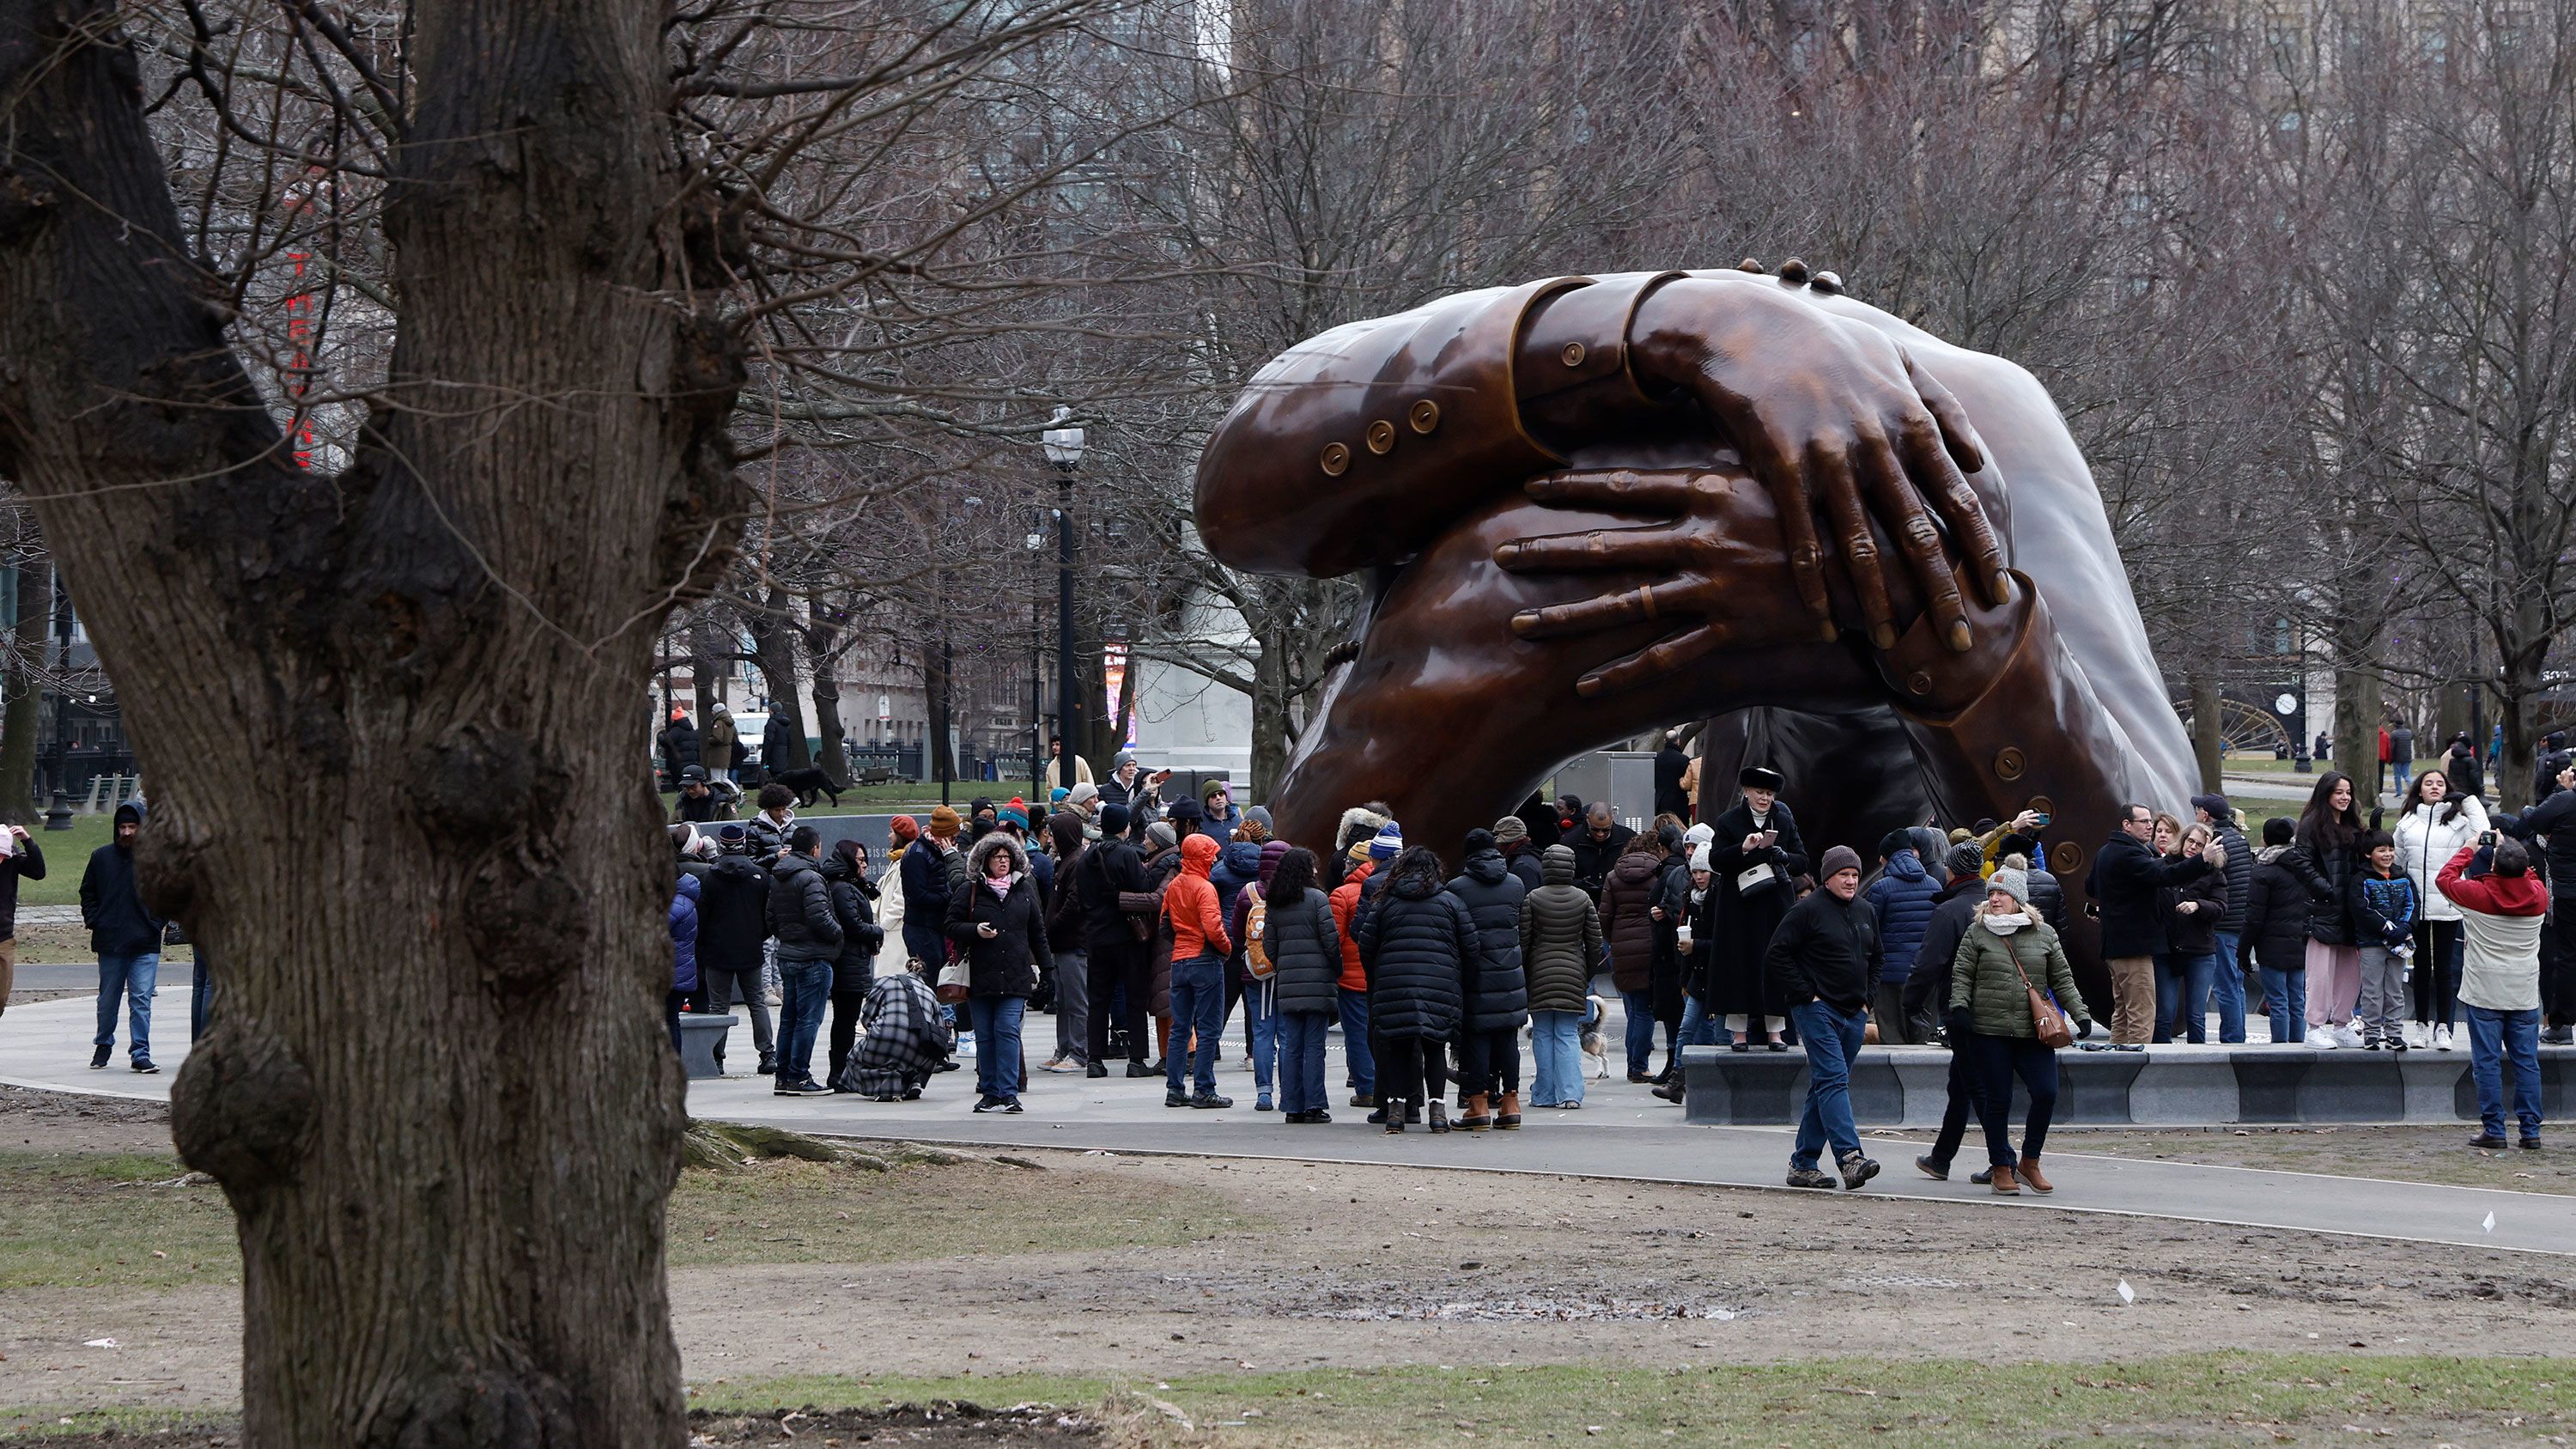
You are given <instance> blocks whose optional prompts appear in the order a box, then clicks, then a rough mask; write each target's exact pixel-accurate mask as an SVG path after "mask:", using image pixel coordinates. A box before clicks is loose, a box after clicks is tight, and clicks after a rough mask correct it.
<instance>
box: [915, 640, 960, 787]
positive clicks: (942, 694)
mask: <svg viewBox="0 0 2576 1449" xmlns="http://www.w3.org/2000/svg"><path fill="white" fill-rule="evenodd" d="M948 662H949V661H948V650H947V648H946V647H945V646H943V645H938V644H933V645H931V646H930V647H929V648H927V649H924V650H922V651H921V692H922V694H923V695H924V696H926V697H927V698H928V699H929V701H930V754H929V757H928V758H927V759H925V760H924V761H923V762H922V763H923V764H924V765H925V766H927V767H928V768H929V770H930V778H932V779H934V780H954V779H956V778H957V759H956V754H955V752H954V751H953V750H952V749H951V748H950V743H951V741H952V740H953V738H954V731H953V730H952V728H951V726H952V725H954V724H955V723H956V720H955V714H954V710H955V707H956V701H954V700H952V699H950V698H949V697H948V688H949V684H950V683H951V681H950V679H949V677H948Z"/></svg>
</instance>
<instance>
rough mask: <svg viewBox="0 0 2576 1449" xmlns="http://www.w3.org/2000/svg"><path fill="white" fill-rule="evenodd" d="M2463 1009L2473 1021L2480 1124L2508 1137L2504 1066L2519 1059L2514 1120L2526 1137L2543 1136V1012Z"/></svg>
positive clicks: (2471, 1069)
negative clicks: (2508, 1058) (2541, 1061)
mask: <svg viewBox="0 0 2576 1449" xmlns="http://www.w3.org/2000/svg"><path fill="white" fill-rule="evenodd" d="M2461 1006H2462V1008H2463V1009H2464V1010H2466V1011H2467V1013H2468V1017H2469V1075H2470V1076H2471V1077H2474V1078H2475V1079H2476V1080H2477V1084H2478V1123H2479V1126H2480V1127H2481V1128H2482V1129H2483V1130H2484V1131H2485V1133H2486V1135H2487V1136H2489V1137H2502V1136H2503V1135H2504V1061H2505V1058H2506V1057H2507V1056H2511V1057H2512V1058H2513V1115H2514V1118H2515V1120H2516V1122H2517V1124H2518V1125H2519V1126H2520V1127H2521V1128H2522V1135H2523V1136H2525V1137H2529V1138H2535V1139H2536V1138H2538V1137H2539V1136H2540V1013H2539V1012H2537V1011H2489V1010H2487V1009H2486V1008H2485V1007H2483V1006H2470V1005H2469V1004H2468V1003H2466V1002H2462V1003H2461Z"/></svg>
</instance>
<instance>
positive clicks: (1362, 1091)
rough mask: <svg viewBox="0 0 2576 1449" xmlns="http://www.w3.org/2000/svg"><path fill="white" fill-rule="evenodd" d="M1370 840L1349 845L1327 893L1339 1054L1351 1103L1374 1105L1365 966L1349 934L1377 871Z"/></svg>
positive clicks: (1374, 1061)
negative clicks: (1337, 948)
mask: <svg viewBox="0 0 2576 1449" xmlns="http://www.w3.org/2000/svg"><path fill="white" fill-rule="evenodd" d="M1369 844H1370V842H1368V841H1366V840H1362V841H1359V842H1358V843H1356V844H1354V845H1352V846H1351V848H1350V853H1349V854H1350V865H1349V868H1348V869H1347V870H1345V871H1344V872H1343V875H1342V883H1341V884H1340V885H1337V886H1335V887H1333V892H1332V894H1331V895H1330V896H1328V897H1326V899H1327V900H1328V901H1330V902H1331V904H1332V907H1333V926H1334V928H1335V929H1337V930H1338V931H1340V932H1341V936H1342V979H1341V984H1340V988H1339V990H1338V992H1337V995H1338V996H1339V997H1340V1000H1341V1014H1342V1058H1343V1062H1344V1064H1345V1066H1347V1067H1348V1069H1349V1071H1350V1076H1351V1105H1352V1106H1354V1107H1374V1106H1376V1105H1377V1052H1376V1051H1375V1049H1374V1048H1372V1047H1371V1046H1370V1044H1369V998H1368V969H1367V968H1366V967H1364V966H1362V965H1361V964H1360V947H1359V942H1358V941H1357V940H1356V939H1354V938H1353V937H1352V935H1351V922H1352V921H1353V920H1355V919H1356V918H1357V917H1358V915H1359V909H1360V892H1361V891H1362V890H1364V889H1366V888H1367V886H1368V879H1369V877H1370V876H1372V875H1374V874H1376V873H1377V868H1378V862H1377V861H1376V860H1375V859H1373V858H1372V857H1371V856H1370V855H1369Z"/></svg>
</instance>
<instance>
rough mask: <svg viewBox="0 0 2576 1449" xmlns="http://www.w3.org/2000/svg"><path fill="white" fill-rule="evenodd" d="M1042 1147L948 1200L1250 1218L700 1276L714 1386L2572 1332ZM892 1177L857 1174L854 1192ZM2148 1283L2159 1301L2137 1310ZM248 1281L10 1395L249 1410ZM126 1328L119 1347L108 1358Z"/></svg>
mask: <svg viewBox="0 0 2576 1449" xmlns="http://www.w3.org/2000/svg"><path fill="white" fill-rule="evenodd" d="M41 1120H42V1119H37V1121H41ZM0 1123H5V1124H6V1127H7V1133H8V1135H10V1136H21V1135H26V1134H28V1133H29V1132H30V1131H31V1130H33V1128H34V1127H35V1125H36V1123H35V1122H31V1121H29V1120H28V1119H27V1118H26V1116H25V1114H24V1113H23V1112H17V1111H11V1112H8V1113H6V1114H5V1115H0ZM110 1125H111V1126H114V1127H116V1128H117V1130H126V1129H127V1128H129V1127H130V1128H133V1129H140V1127H141V1126H142V1124H140V1123H134V1124H110ZM0 1140H6V1139H5V1137H0ZM1031 1156H1032V1157H1033V1158H1035V1159H1037V1160H1039V1161H1042V1162H1043V1163H1044V1164H1045V1165H1046V1168H1047V1169H1048V1170H1046V1171H1043V1172H1028V1171H1019V1170H1013V1169H1005V1168H947V1169H937V1170H938V1171H942V1172H946V1173H952V1174H966V1175H964V1176H958V1177H954V1178H952V1179H946V1180H947V1181H951V1182H953V1183H954V1186H955V1193H956V1205H955V1207H954V1208H953V1211H955V1212H958V1213H960V1214H965V1213H969V1212H978V1211H980V1212H991V1213H994V1214H996V1220H997V1221H998V1220H999V1219H1000V1217H1001V1216H1002V1215H1004V1214H1006V1213H1014V1212H1015V1213H1019V1214H1023V1215H1025V1214H1027V1213H1031V1212H1034V1213H1036V1214H1038V1215H1040V1216H1041V1217H1042V1216H1043V1215H1044V1213H1045V1212H1046V1211H1048V1210H1049V1208H1050V1206H1051V1205H1059V1204H1068V1203H1071V1202H1073V1201H1074V1200H1075V1199H1077V1198H1082V1199H1087V1200H1096V1199H1097V1198H1098V1197H1099V1196H1100V1195H1107V1196H1109V1197H1111V1198H1113V1199H1115V1200H1118V1201H1121V1202H1125V1203H1130V1204H1134V1205H1135V1206H1136V1209H1137V1211H1138V1213H1139V1214H1140V1215H1141V1216H1140V1221H1142V1220H1146V1219H1150V1218H1151V1215H1152V1214H1153V1213H1154V1212H1155V1211H1157V1207H1156V1205H1157V1204H1158V1203H1160V1202H1165V1201H1175V1200H1179V1201H1196V1202H1200V1203H1205V1202H1208V1201H1211V1200H1215V1201H1222V1202H1224V1203H1226V1204H1228V1205H1229V1206H1230V1207H1231V1208H1233V1209H1235V1210H1236V1211H1237V1212H1238V1213H1240V1214H1243V1215H1246V1216H1248V1218H1249V1219H1250V1220H1251V1226H1250V1227H1248V1228H1238V1229H1236V1230H1234V1231H1230V1232H1227V1233H1224V1234H1222V1235H1218V1236H1215V1237H1211V1238H1206V1239H1200V1240H1196V1241H1186V1242H1184V1243H1183V1245H1182V1246H1176V1247H1175V1246H1164V1247H1111V1248H1101V1249H1093V1250H1087V1251H1082V1252H1047V1251H1043V1250H1038V1251H1031V1250H1029V1249H1027V1248H1026V1247H1025V1246H1024V1239H1022V1240H1021V1241H1014V1242H1012V1243H1011V1244H1010V1247H1011V1249H1015V1251H1011V1250H997V1251H995V1252H993V1253H990V1254H983V1255H976V1256H952V1257H945V1258H939V1259H935V1260H930V1261H920V1262H894V1263H875V1264H870V1265H866V1266H860V1267H850V1266H839V1265H833V1264H771V1265H754V1266H739V1267H717V1268H688V1269H680V1270H677V1271H675V1272H674V1273H673V1275H672V1287H673V1297H674V1302H675V1307H676V1311H677V1323H678V1331H679V1338H680V1345H681V1350H682V1355H683V1361H684V1363H685V1364H686V1367H687V1372H688V1374H689V1377H690V1381H691V1382H692V1383H693V1384H701V1385H703V1384H709V1383H715V1382H723V1381H734V1382H740V1381H743V1380H747V1379H768V1378H774V1377H779V1376H784V1375H792V1374H807V1373H834V1374H852V1375H861V1374H897V1375H924V1376H941V1375H955V1374H960V1373H971V1374H985V1373H1003V1372H1011V1371H1018V1370H1039V1371H1051V1372H1061V1373H1080V1374H1106V1375H1114V1376H1124V1377H1132V1378H1135V1379H1138V1380H1150V1379H1152V1378H1153V1377H1155V1376H1157V1375H1173V1374H1181V1373H1190V1372H1201V1371H1225V1370H1230V1369H1239V1368H1240V1367H1241V1366H1243V1365H1247V1364H1249V1365H1253V1366H1257V1367H1259V1368H1262V1369H1293V1368H1302V1367H1312V1366H1321V1365H1331V1366H1341V1367H1357V1366H1369V1365H1382V1364H1396V1363H1456V1364H1468V1363H1474V1364H1504V1363H1515V1364H1530V1363H1547V1362H1573V1361H1603V1360H1609V1361H1624V1362H1642V1363H1650V1364H1660V1365H1667V1366H1669V1365H1674V1364H1687V1363H1692V1362H1698V1363H1701V1364H1712V1363H1752V1362H1768V1361H1776V1360H1782V1359H1793V1358H1800V1357H1806V1356H1814V1355H1844V1354H1858V1355H1862V1356H1898V1357H1959V1358H1970V1359H1982V1360H1991V1361H2006V1360H2031V1359H2041V1360H2059V1359H2065V1360H2077V1359H2113V1358H2126V1357H2133V1356H2138V1355H2147V1354H2164V1353H2177V1352H2191V1351H2201V1350H2214V1349H2223V1348H2251V1349H2267V1350H2276V1349H2312V1350H2337V1349H2349V1350H2360V1351H2390V1352H2409V1353H2460V1354H2477V1355H2549V1354H2555V1353H2563V1352H2565V1351H2566V1345H2567V1344H2568V1343H2570V1342H2571V1341H2576V1338H2572V1337H2571V1330H2576V1289H2571V1288H2570V1287H2569V1286H2568V1285H2567V1284H2566V1283H2565V1282H2563V1281H2562V1280H2561V1279H2560V1277H2559V1276H2558V1275H2559V1273H2560V1269H2561V1265H2560V1264H2559V1263H2558V1262H2556V1261H2555V1260H2550V1259H2545V1258H2534V1257H2532V1256H2530V1255H2515V1254H2503V1253H2485V1252H2479V1251H2474V1250H2459V1249H2451V1248H2440V1247H2427V1246H2423V1245H2415V1244H2401V1243H2379V1242H2373V1241H2370V1240H2363V1239H2349V1238H2335V1239H2302V1238H2298V1237H2295V1236H2292V1235H2286V1234H2280V1233H2271V1232H2262V1231H2251V1230H2246V1229H2241V1228H2229V1227H2218V1226H2209V1225H2200V1224H2187V1223H2165V1222H2157V1221H2150V1220H2140V1219H2131V1218H2119V1217H2106V1216H2101V1215H2094V1214H2067V1215H2064V1216H2054V1215H2035V1214H2028V1213H2012V1214H2005V1213H2000V1212H1980V1211H1974V1210H1961V1209H1959V1208H1956V1207H1948V1206H1942V1205H1938V1204H1928V1203H1916V1202H1901V1201H1895V1200H1889V1199H1871V1198H1869V1197H1868V1196H1867V1195H1866V1194H1854V1195H1843V1194H1830V1195H1829V1194H1823V1193H1819V1194H1816V1195H1815V1196H1812V1197H1786V1196H1782V1195H1779V1194H1769V1193H1761V1194H1757V1193H1750V1192H1739V1191H1733V1190H1726V1189H1705V1188H1656V1187H1646V1186H1638V1187H1631V1186H1628V1185H1625V1184H1604V1183H1596V1182H1585V1181H1580V1180H1573V1179H1549V1178H1528V1177H1501V1176H1497V1177H1487V1176H1484V1175H1481V1174H1473V1173H1459V1172H1438V1171H1427V1170H1413V1169H1402V1168H1387V1169H1376V1168H1350V1167H1310V1166H1304V1165H1299V1164H1288V1163H1253V1162H1240V1161H1237V1162H1225V1161H1212V1160H1199V1159H1174V1158H1120V1157H1108V1156H1102V1155H1097V1154H1070V1153H1055V1154H1031ZM876 1181H877V1180H876V1179H873V1178H870V1177H869V1176H867V1175H865V1174H855V1173H854V1174H852V1180H851V1182H850V1184H849V1188H848V1192H849V1196H850V1203H851V1206H852V1207H853V1208H854V1209H857V1210H860V1211H864V1210H865V1207H866V1204H867V1199H868V1195H869V1193H870V1192H871V1190H872V1183H874V1182H876ZM978 1204H980V1206H977V1205H978ZM1017 1220H1019V1219H1017V1218H1014V1221H1017ZM1152 1226H1153V1229H1154V1231H1155V1233H1156V1234H1157V1235H1162V1236H1178V1235H1176V1234H1172V1233H1171V1227H1172V1225H1171V1224H1169V1223H1162V1222H1154V1223H1153V1224H1152ZM887 1230H888V1231H890V1232H900V1231H902V1227H901V1225H900V1224H889V1225H888V1227H887ZM1013 1236H1014V1238H1015V1239H1019V1238H1020V1237H1021V1235H1020V1234H1018V1233H1014V1235H1013ZM2034 1259H2036V1260H2038V1261H2043V1262H2048V1263H2053V1264H2056V1265H2058V1268H2057V1274H2056V1277H2055V1279H2054V1281H2051V1282H2048V1283H2044V1284H2033V1283H2028V1282H2026V1281H2023V1279H2024V1272H2023V1267H2024V1265H2025V1264H2027V1263H2028V1262H2030V1261H2032V1260H2034ZM2122 1279H2125V1280H2126V1281H2127V1282H2128V1283H2129V1284H2130V1285H2131V1288H2132V1290H2133V1291H2134V1293H2135V1294H2136V1295H2137V1297H2136V1302H2135V1303H2134V1304H2132V1305H2125V1306H2124V1305H2123V1304H2122V1303H2121V1302H2120V1301H2119V1299H2118V1298H2117V1296H2116V1292H2117V1285H2118V1283H2119V1282H2120V1281H2121V1280H2122ZM238 1298H239V1293H238V1290H237V1289H235V1288H233V1287H230V1286H215V1285H206V1286H192V1287H186V1288H180V1289H169V1290H102V1289H99V1288H95V1287H92V1288H83V1289H70V1288H31V1289H17V1290H10V1291H7V1292H0V1354H5V1355H6V1357H5V1360H0V1405H13V1406H24V1405H32V1404H45V1405H54V1406H108V1405H127V1406H191V1405H221V1404H226V1403H229V1402H232V1401H233V1399H234V1395H235V1387H234V1384H235V1376H236V1374H237V1372H238V1368H237V1359H236V1343H237V1337H238V1333H239V1305H238ZM102 1338H112V1339H114V1340H116V1343H117V1347H115V1348H112V1349H111V1348H101V1347H92V1346H85V1345H86V1344H87V1341H89V1340H96V1339H102Z"/></svg>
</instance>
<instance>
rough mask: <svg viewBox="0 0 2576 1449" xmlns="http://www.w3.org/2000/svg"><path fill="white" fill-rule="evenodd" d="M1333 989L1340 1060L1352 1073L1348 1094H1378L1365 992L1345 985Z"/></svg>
mask: <svg viewBox="0 0 2576 1449" xmlns="http://www.w3.org/2000/svg"><path fill="white" fill-rule="evenodd" d="M1334 990H1335V991H1336V992H1337V993H1339V995H1340V997H1341V1007H1342V1064H1343V1065H1344V1066H1345V1067H1347V1068H1348V1069H1349V1071H1350V1074H1351V1095H1352V1096H1355V1097H1374V1096H1376V1095H1377V1057H1376V1055H1375V1054H1374V1053H1372V1052H1371V1051H1370V1050H1369V1002H1368V993H1367V992H1365V991H1353V990H1351V989H1350V988H1349V987H1347V986H1338V987H1335V988H1334Z"/></svg>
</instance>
